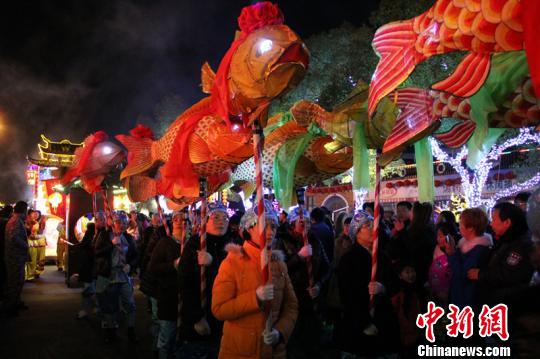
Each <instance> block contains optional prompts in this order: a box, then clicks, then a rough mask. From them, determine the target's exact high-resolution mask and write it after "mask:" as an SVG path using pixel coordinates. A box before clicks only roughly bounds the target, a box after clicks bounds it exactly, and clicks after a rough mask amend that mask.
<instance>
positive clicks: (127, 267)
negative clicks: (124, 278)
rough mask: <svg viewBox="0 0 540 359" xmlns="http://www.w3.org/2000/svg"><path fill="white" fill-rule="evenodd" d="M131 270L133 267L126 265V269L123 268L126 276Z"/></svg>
mask: <svg viewBox="0 0 540 359" xmlns="http://www.w3.org/2000/svg"><path fill="white" fill-rule="evenodd" d="M130 269H131V266H130V265H129V264H125V265H124V268H122V270H123V271H124V273H126V274H129V271H130Z"/></svg>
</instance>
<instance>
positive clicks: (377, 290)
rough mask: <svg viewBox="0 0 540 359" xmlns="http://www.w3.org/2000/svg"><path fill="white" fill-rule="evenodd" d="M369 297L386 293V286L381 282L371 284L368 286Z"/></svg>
mask: <svg viewBox="0 0 540 359" xmlns="http://www.w3.org/2000/svg"><path fill="white" fill-rule="evenodd" d="M368 289H369V295H377V294H382V293H384V290H385V288H384V285H383V284H382V283H379V282H369V285H368Z"/></svg>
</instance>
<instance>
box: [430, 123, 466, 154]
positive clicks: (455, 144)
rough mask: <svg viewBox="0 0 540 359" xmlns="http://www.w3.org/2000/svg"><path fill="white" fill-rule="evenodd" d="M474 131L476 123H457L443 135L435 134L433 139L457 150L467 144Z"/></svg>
mask: <svg viewBox="0 0 540 359" xmlns="http://www.w3.org/2000/svg"><path fill="white" fill-rule="evenodd" d="M475 129H476V123H474V122H473V121H464V122H459V123H457V124H456V125H454V126H453V127H452V128H451V129H450V130H448V131H446V132H444V133H439V134H435V135H434V137H435V138H436V139H438V140H439V141H441V142H442V143H444V144H445V145H446V146H447V147H450V148H459V147H461V146H463V145H464V144H466V143H467V141H468V140H469V138H471V136H472V134H473V132H474V130H475Z"/></svg>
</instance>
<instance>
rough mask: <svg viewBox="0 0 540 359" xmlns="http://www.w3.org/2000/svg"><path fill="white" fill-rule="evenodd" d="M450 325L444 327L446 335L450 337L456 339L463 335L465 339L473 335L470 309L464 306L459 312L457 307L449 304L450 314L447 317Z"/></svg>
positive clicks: (472, 315)
mask: <svg viewBox="0 0 540 359" xmlns="http://www.w3.org/2000/svg"><path fill="white" fill-rule="evenodd" d="M447 317H448V319H450V324H448V325H447V326H446V334H448V336H450V337H454V338H455V337H457V336H458V334H459V333H463V338H465V339H467V338H470V337H471V336H472V335H473V317H474V313H473V311H472V309H471V307H469V306H466V307H465V308H463V310H462V311H461V312H460V310H459V307H458V306H456V305H454V304H450V313H448V315H447Z"/></svg>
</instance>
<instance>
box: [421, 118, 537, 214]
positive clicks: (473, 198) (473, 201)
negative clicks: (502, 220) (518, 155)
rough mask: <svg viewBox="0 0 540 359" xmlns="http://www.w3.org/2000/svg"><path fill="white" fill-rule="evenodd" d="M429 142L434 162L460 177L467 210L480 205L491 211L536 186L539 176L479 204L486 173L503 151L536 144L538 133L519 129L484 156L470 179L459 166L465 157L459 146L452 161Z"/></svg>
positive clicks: (466, 151)
mask: <svg viewBox="0 0 540 359" xmlns="http://www.w3.org/2000/svg"><path fill="white" fill-rule="evenodd" d="M430 142H431V147H432V150H433V155H434V156H435V158H437V160H438V161H442V162H446V163H448V164H450V165H451V166H452V167H453V168H454V169H455V170H456V172H457V173H458V174H459V175H460V177H461V186H462V189H463V192H464V195H465V198H466V199H467V202H468V203H469V205H470V206H471V207H478V206H481V205H486V206H488V207H491V206H492V205H493V204H495V201H496V200H497V199H500V198H503V197H507V196H511V195H513V194H515V193H518V192H520V191H523V190H525V189H527V188H530V187H532V186H535V185H536V184H538V183H540V172H539V173H537V175H535V176H534V177H533V178H531V179H530V180H527V181H525V182H523V183H517V184H515V185H513V186H512V187H510V188H508V189H506V190H503V191H499V192H498V193H497V194H496V196H494V197H492V198H490V199H488V200H486V201H483V200H482V190H483V189H484V186H485V184H486V181H487V178H488V175H489V171H490V169H491V168H492V167H493V166H494V164H495V163H496V161H497V160H498V159H499V158H500V156H501V155H502V154H504V153H505V151H506V150H507V149H509V148H512V147H517V146H522V145H525V144H528V143H533V144H540V133H538V132H534V131H531V129H530V128H522V129H520V131H519V134H518V135H517V136H516V137H512V138H510V139H508V140H506V141H504V142H503V143H502V144H500V145H494V146H493V148H492V149H491V150H490V151H489V152H488V154H487V155H486V156H484V157H483V158H482V159H481V160H480V161H479V163H478V165H477V166H476V168H474V172H473V175H472V178H471V176H470V174H469V171H468V170H467V168H466V167H465V166H464V165H463V160H464V159H465V158H466V156H467V154H468V150H467V147H466V146H463V147H462V148H461V149H460V150H459V152H458V153H457V154H456V156H455V157H452V156H450V155H449V154H448V153H446V152H445V151H444V150H442V149H441V147H440V146H439V143H438V141H437V140H435V139H434V138H432V137H431V138H430Z"/></svg>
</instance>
